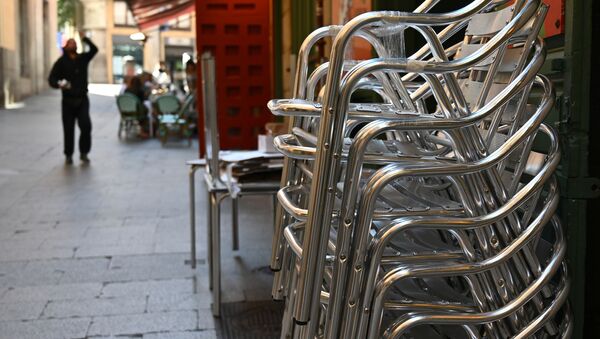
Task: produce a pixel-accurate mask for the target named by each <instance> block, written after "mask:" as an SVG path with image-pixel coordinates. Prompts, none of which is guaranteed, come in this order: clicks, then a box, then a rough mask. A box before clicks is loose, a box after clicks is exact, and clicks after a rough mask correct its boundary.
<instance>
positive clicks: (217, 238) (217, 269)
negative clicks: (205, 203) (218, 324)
mask: <svg viewBox="0 0 600 339" xmlns="http://www.w3.org/2000/svg"><path fill="white" fill-rule="evenodd" d="M211 198H212V201H211V205H212V208H213V211H212V219H213V222H212V223H211V226H212V227H211V228H212V258H211V259H212V260H211V261H212V265H213V274H212V280H213V289H212V294H213V303H212V313H213V316H215V317H219V316H220V315H221V227H220V226H221V225H220V214H221V201H222V199H223V197H219V194H218V193H213V194H212V196H211Z"/></svg>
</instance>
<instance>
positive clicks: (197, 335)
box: [143, 330, 217, 339]
mask: <svg viewBox="0 0 600 339" xmlns="http://www.w3.org/2000/svg"><path fill="white" fill-rule="evenodd" d="M143 339H217V332H216V331H215V330H205V331H193V332H170V333H150V334H144V338H143Z"/></svg>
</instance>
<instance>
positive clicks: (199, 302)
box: [147, 289, 212, 312]
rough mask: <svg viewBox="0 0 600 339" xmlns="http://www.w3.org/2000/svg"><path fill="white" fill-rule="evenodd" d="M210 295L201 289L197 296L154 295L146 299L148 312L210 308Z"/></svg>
mask: <svg viewBox="0 0 600 339" xmlns="http://www.w3.org/2000/svg"><path fill="white" fill-rule="evenodd" d="M211 298H212V297H211V293H210V291H208V289H203V290H201V291H199V293H197V294H189V293H182V294H171V293H163V294H154V295H150V296H149V297H148V308H147V310H148V312H158V311H176V310H197V309H199V308H210V300H211Z"/></svg>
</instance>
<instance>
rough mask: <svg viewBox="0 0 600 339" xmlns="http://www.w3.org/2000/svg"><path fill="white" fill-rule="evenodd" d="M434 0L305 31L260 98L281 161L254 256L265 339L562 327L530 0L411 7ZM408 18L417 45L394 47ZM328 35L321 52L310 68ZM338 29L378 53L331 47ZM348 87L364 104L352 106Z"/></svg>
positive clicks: (540, 13)
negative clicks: (265, 229)
mask: <svg viewBox="0 0 600 339" xmlns="http://www.w3.org/2000/svg"><path fill="white" fill-rule="evenodd" d="M437 2H438V1H425V2H423V4H422V5H421V6H419V7H418V8H417V9H416V10H415V11H414V12H413V13H404V12H371V13H365V14H362V15H360V16H358V17H356V18H354V19H353V20H351V21H350V22H349V23H348V24H346V25H344V26H331V27H324V28H321V29H318V30H316V31H315V32H313V33H312V34H311V35H310V36H309V37H307V39H306V40H305V42H304V44H303V45H302V47H301V50H300V52H299V54H298V55H299V57H298V67H297V74H296V79H295V80H296V83H295V89H294V98H292V99H282V100H272V101H271V102H270V103H269V108H270V109H271V111H272V112H273V113H274V114H276V115H283V116H289V117H290V118H289V121H290V130H289V131H290V132H289V134H286V135H283V136H280V137H278V138H276V141H275V144H276V147H277V148H278V149H279V150H280V151H281V152H282V153H283V154H285V155H286V157H287V158H286V163H285V167H284V171H283V177H282V182H281V184H282V188H281V190H280V191H279V193H278V199H279V203H280V205H279V206H278V208H277V210H276V212H277V213H276V218H277V225H276V229H275V233H274V238H273V255H272V262H271V268H272V269H273V270H274V271H275V272H276V274H275V279H274V284H273V297H274V298H275V299H281V300H285V303H286V307H285V312H284V319H283V320H282V328H283V329H282V335H281V337H282V338H292V337H293V338H315V337H319V338H321V337H323V338H379V337H386V338H509V337H511V338H513V337H514V338H530V337H535V338H549V337H565V338H568V337H570V333H571V329H572V319H571V316H570V313H569V310H568V303H567V301H566V300H567V294H568V290H569V279H568V274H567V270H566V265H565V263H564V256H565V250H566V248H565V239H564V236H563V233H562V228H561V225H560V222H559V219H558V218H557V217H556V215H555V211H556V207H557V204H558V189H557V184H556V181H555V179H554V176H553V174H554V171H555V169H556V167H557V165H558V162H559V160H560V150H559V146H558V140H557V135H556V133H555V132H554V130H553V129H552V128H551V127H549V126H547V125H545V124H544V123H543V121H544V119H545V117H546V116H547V115H548V113H549V111H550V110H551V108H552V105H553V103H554V92H553V89H552V84H551V83H550V81H549V80H548V79H547V78H545V77H544V76H541V75H539V74H538V72H539V70H540V68H541V66H542V64H543V63H544V58H545V49H544V44H543V41H542V40H541V39H538V38H537V36H538V33H539V31H540V28H541V25H542V23H543V20H544V17H545V13H546V10H547V8H546V7H545V5H543V4H542V3H541V0H521V1H516V2H515V3H514V4H512V5H511V4H509V1H492V0H479V1H473V2H472V3H471V4H469V5H468V6H466V7H464V8H461V9H458V10H456V11H454V12H451V13H443V14H428V12H429V11H430V10H432V9H433V8H434V7H435V5H436V3H437ZM434 28H438V29H437V30H435V29H434ZM408 29H412V30H415V31H417V32H418V33H419V34H421V35H422V36H423V37H424V39H425V41H426V45H425V46H424V47H423V48H422V49H420V50H419V51H417V52H416V53H415V54H414V55H412V56H410V57H406V55H405V52H404V47H403V46H402V41H403V40H402V36H403V34H404V32H405V31H406V30H408ZM457 34H460V35H461V36H464V39H463V41H462V42H461V43H459V44H456V45H453V46H444V42H445V41H446V40H447V39H448V38H449V37H451V36H455V35H457ZM328 37H329V38H332V40H333V42H332V50H331V55H330V60H329V62H328V63H325V64H323V65H321V66H319V67H317V68H316V69H315V70H314V71H313V72H312V74H310V76H309V75H308V72H307V69H308V67H307V64H308V63H307V55H308V53H309V51H310V49H311V47H312V46H313V45H314V44H315V43H316V42H317V41H318V40H320V39H324V38H328ZM353 38H359V39H364V40H366V41H368V42H369V43H371V45H372V46H373V48H374V50H375V51H376V53H377V54H378V58H376V59H371V60H366V61H361V62H358V61H354V60H350V59H347V58H346V47H347V45H348V43H349V41H350V40H351V39H353ZM390 40H395V41H399V42H400V43H395V44H393V46H390V43H389V41H390ZM325 76H326V80H325V82H324V84H323V85H322V86H321V88H320V89H319V84H320V83H323V79H324V77H325ZM358 89H361V90H366V91H370V92H372V93H373V96H374V97H376V98H377V100H373V101H374V102H372V103H360V104H358V103H351V99H352V95H353V94H354V93H356V91H357V90H358ZM543 142H545V144H546V147H545V148H543V149H544V151H543V152H542V151H541V150H539V149H536V151H534V150H533V146H534V144H539V143H543Z"/></svg>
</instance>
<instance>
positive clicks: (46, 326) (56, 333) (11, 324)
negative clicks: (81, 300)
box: [0, 318, 90, 339]
mask: <svg viewBox="0 0 600 339" xmlns="http://www.w3.org/2000/svg"><path fill="white" fill-rule="evenodd" d="M89 325H90V319H89V318H72V319H52V320H31V321H3V322H0V339H21V338H22V339H64V338H83V337H85V335H86V332H87V329H88V327H89Z"/></svg>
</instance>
